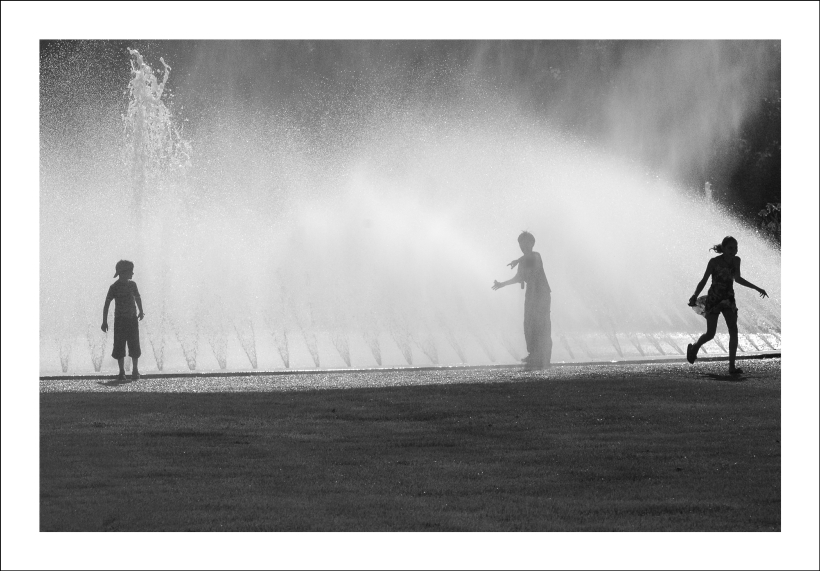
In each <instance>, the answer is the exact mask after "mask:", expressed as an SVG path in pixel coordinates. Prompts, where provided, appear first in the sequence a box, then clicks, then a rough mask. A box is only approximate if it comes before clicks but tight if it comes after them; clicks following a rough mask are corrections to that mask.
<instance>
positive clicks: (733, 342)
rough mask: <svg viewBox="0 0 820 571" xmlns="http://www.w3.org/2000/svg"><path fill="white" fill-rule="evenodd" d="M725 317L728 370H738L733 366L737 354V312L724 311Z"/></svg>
mask: <svg viewBox="0 0 820 571" xmlns="http://www.w3.org/2000/svg"><path fill="white" fill-rule="evenodd" d="M723 317H724V318H725V319H726V327H727V328H728V329H729V372H730V373H732V372H735V371H740V369H737V368H736V367H735V356H736V355H737V312H736V311H726V312H724V313H723Z"/></svg>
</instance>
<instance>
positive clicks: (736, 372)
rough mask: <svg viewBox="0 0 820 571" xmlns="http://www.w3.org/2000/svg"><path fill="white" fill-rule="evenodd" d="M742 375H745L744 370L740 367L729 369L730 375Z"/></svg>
mask: <svg viewBox="0 0 820 571" xmlns="http://www.w3.org/2000/svg"><path fill="white" fill-rule="evenodd" d="M741 373H743V369H740V368H738V367H729V374H730V375H740V374H741Z"/></svg>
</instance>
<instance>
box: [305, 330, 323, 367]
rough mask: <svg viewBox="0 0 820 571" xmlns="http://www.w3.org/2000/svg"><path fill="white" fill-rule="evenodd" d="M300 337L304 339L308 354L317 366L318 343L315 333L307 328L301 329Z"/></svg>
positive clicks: (318, 364)
mask: <svg viewBox="0 0 820 571" xmlns="http://www.w3.org/2000/svg"><path fill="white" fill-rule="evenodd" d="M302 337H303V338H304V340H305V344H306V345H307V348H308V351H309V352H310V356H311V357H312V358H313V363H314V364H315V365H316V367H317V368H319V367H320V366H321V365H320V363H319V343H318V341H317V339H316V334H315V333H314V332H313V331H310V330H309V329H307V328H304V329H302Z"/></svg>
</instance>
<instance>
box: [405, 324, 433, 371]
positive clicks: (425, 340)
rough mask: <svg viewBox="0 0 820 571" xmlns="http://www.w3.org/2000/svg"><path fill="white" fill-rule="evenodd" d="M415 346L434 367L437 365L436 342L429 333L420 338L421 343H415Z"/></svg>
mask: <svg viewBox="0 0 820 571" xmlns="http://www.w3.org/2000/svg"><path fill="white" fill-rule="evenodd" d="M411 339H413V338H412V337H411ZM414 340H415V339H414ZM416 345H417V346H418V347H419V349H421V350H422V352H423V353H424V354H425V355H427V358H428V359H430V361H431V362H432V363H433V364H434V365H438V350H437V349H436V342H435V339H433V336H432V334H430V332H429V331H428V332H427V333H426V334H425V335H424V337H422V341H421V342H420V343H419V342H416Z"/></svg>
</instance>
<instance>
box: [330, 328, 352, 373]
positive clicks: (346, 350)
mask: <svg viewBox="0 0 820 571" xmlns="http://www.w3.org/2000/svg"><path fill="white" fill-rule="evenodd" d="M330 340H331V341H332V342H333V346H334V347H336V351H338V352H339V355H340V356H341V357H342V360H343V361H344V362H345V363H346V364H347V366H348V367H350V346H349V344H348V342H347V336H345V335H344V333H341V332H339V331H334V332H333V333H331V335H330Z"/></svg>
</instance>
